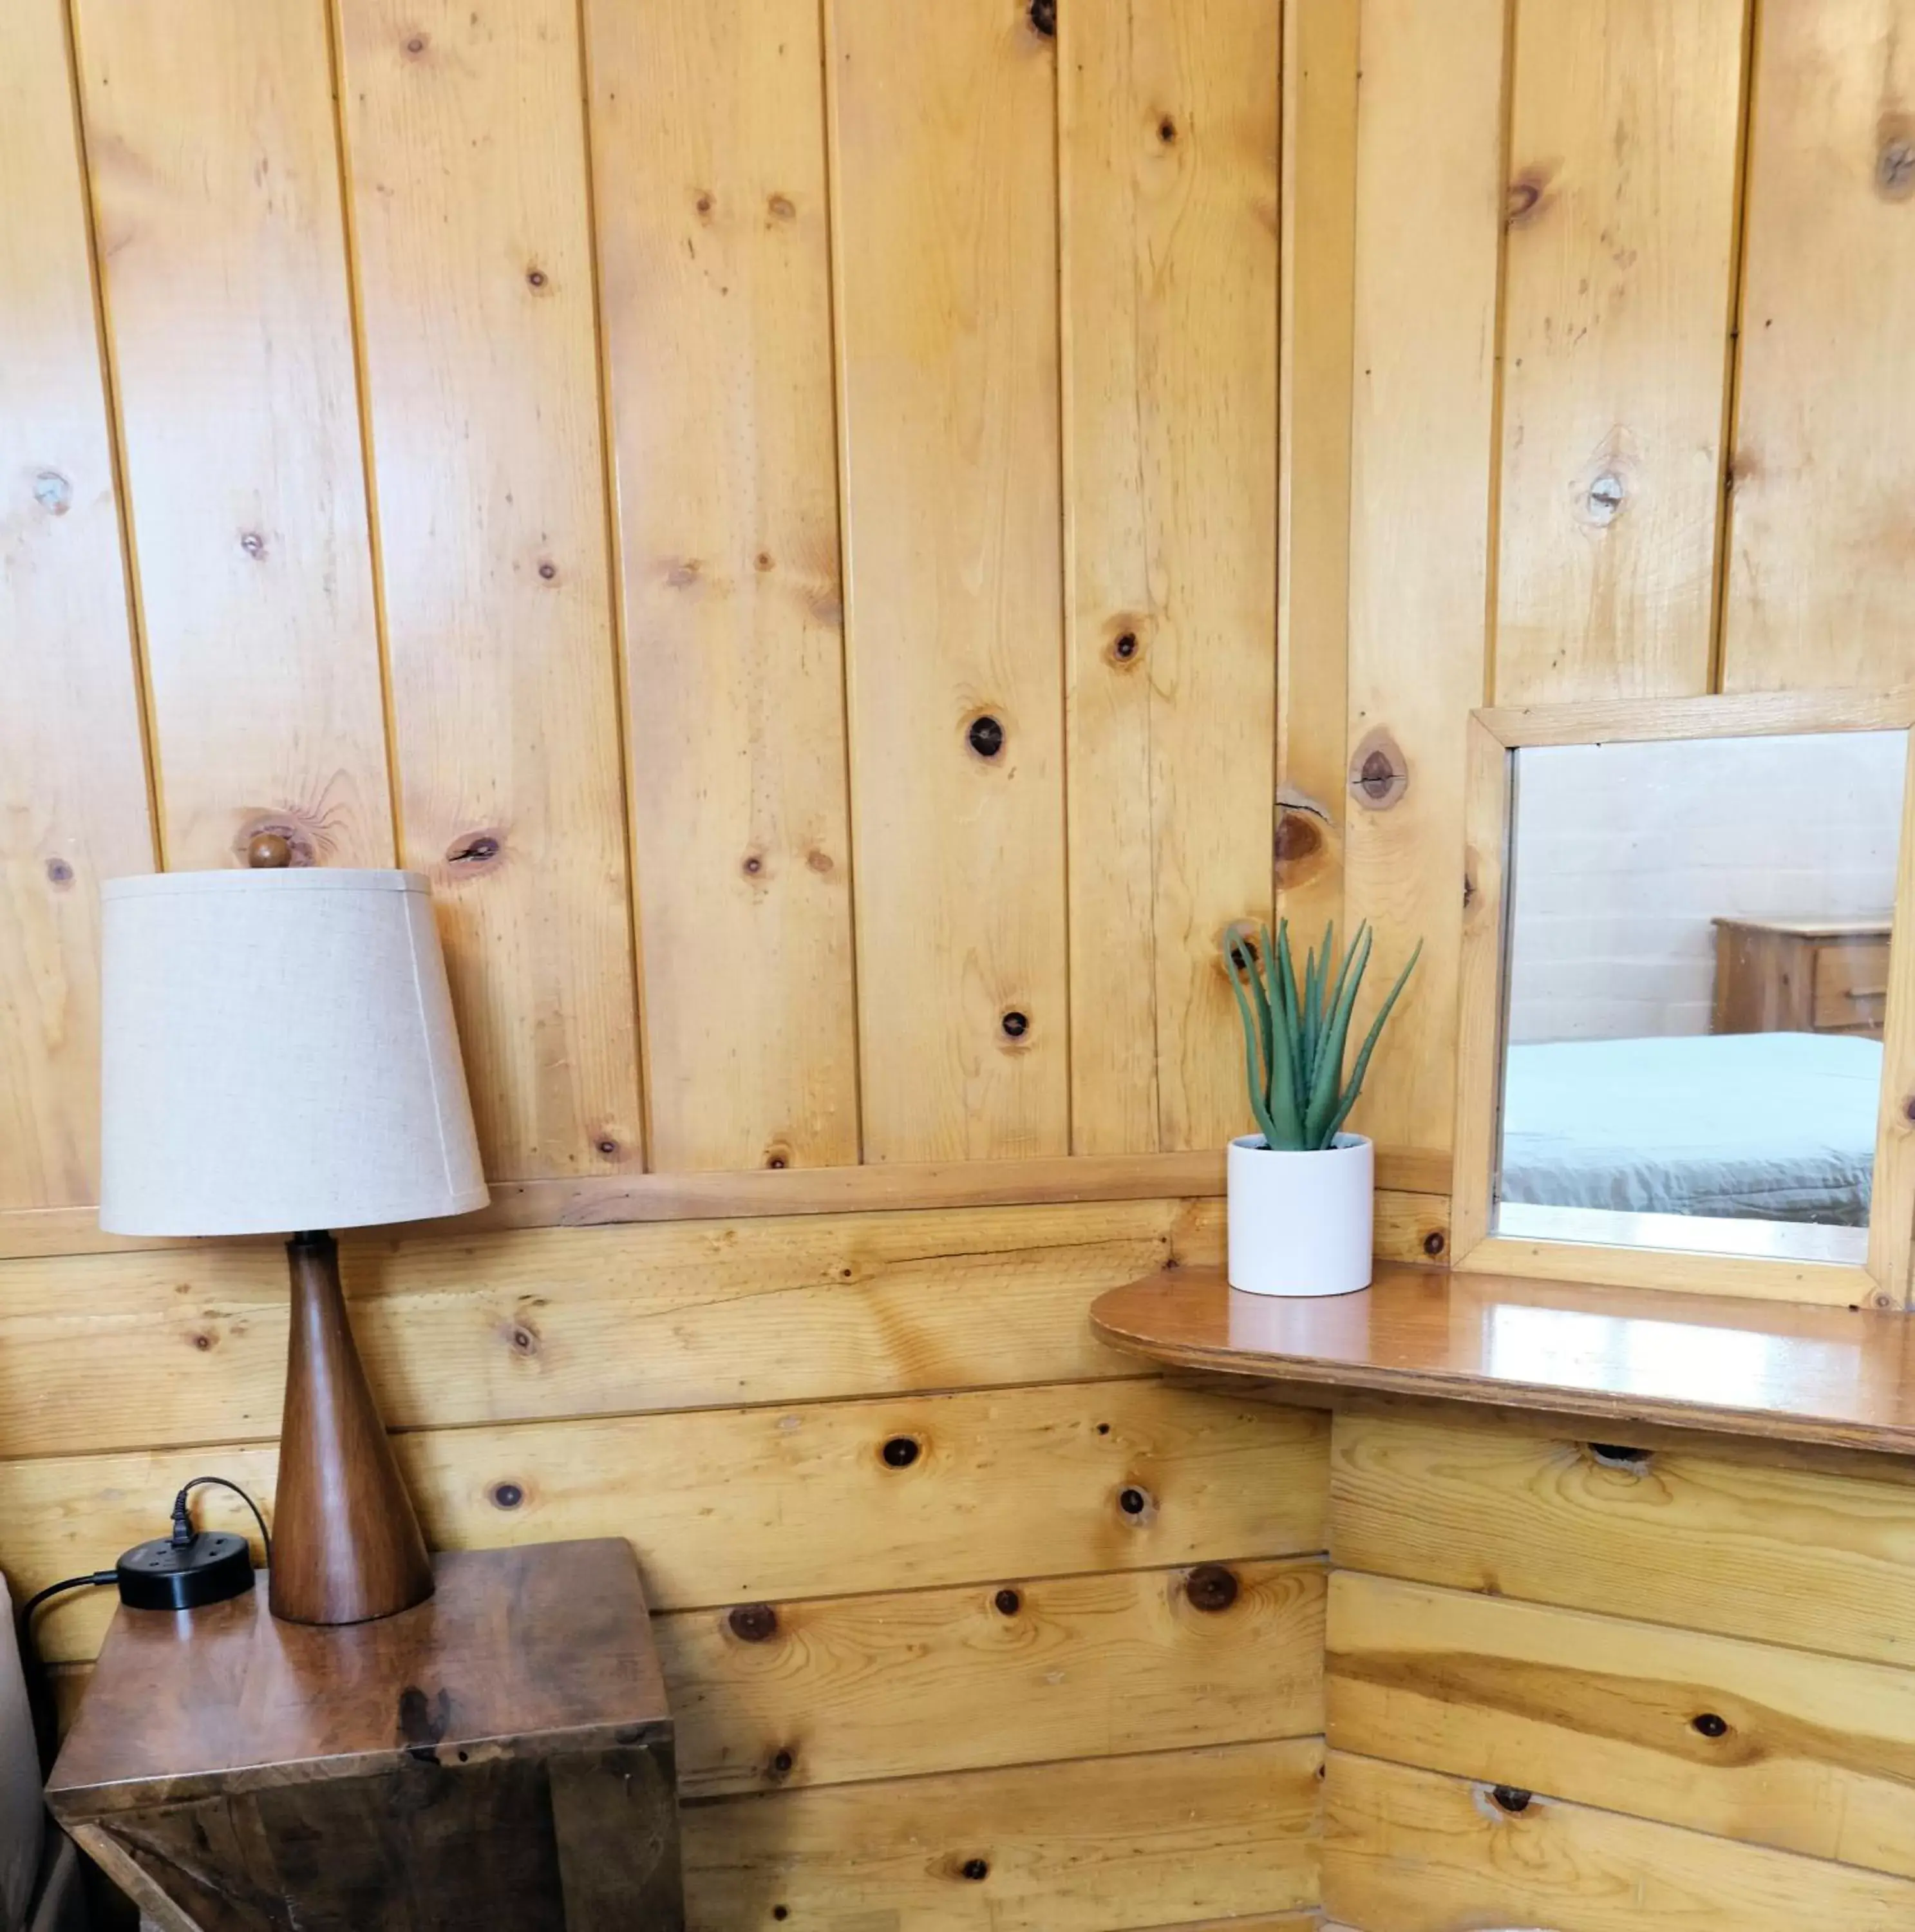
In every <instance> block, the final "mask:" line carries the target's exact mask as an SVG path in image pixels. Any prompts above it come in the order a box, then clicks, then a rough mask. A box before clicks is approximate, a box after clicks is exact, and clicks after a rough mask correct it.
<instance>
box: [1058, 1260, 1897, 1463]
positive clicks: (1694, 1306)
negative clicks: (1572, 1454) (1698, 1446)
mask: <svg viewBox="0 0 1915 1932" xmlns="http://www.w3.org/2000/svg"><path fill="white" fill-rule="evenodd" d="M1091 1324H1092V1328H1093V1329H1094V1330H1095V1333H1096V1334H1097V1335H1098V1337H1099V1338H1100V1339H1101V1340H1104V1341H1106V1342H1108V1343H1110V1344H1111V1345H1112V1346H1113V1347H1116V1348H1119V1349H1128V1350H1129V1351H1130V1352H1131V1353H1133V1354H1134V1355H1143V1356H1146V1357H1148V1358H1150V1359H1151V1360H1152V1361H1159V1362H1165V1363H1169V1364H1173V1365H1174V1366H1176V1367H1181V1368H1191V1369H1206V1370H1218V1371H1221V1372H1223V1373H1229V1374H1235V1375H1242V1376H1259V1377H1262V1378H1264V1379H1269V1380H1272V1381H1278V1382H1297V1383H1305V1384H1311V1385H1317V1386H1319V1387H1327V1388H1349V1389H1365V1390H1372V1391H1383V1392H1385V1393H1388V1394H1397V1395H1407V1396H1420V1397H1437V1398H1449V1399H1452V1400H1458V1401H1462V1402H1471V1403H1487V1404H1489V1405H1491V1406H1495V1407H1497V1408H1503V1409H1545V1410H1548V1411H1549V1412H1552V1413H1554V1414H1556V1415H1576V1416H1590V1417H1593V1418H1597V1419H1598V1420H1606V1421H1627V1420H1629V1419H1630V1418H1638V1419H1640V1420H1641V1421H1646V1422H1657V1423H1661V1424H1665V1426H1668V1427H1673V1428H1685V1429H1702V1430H1711V1431H1713V1432H1715V1433H1719V1434H1722V1435H1731V1436H1761V1437H1766V1438H1769V1439H1773V1440H1775V1441H1778V1442H1802V1443H1817V1444H1826V1445H1838V1446H1841V1447H1845V1448H1863V1449H1878V1450H1891V1451H1899V1452H1901V1453H1903V1454H1908V1453H1911V1452H1915V1341H1911V1331H1910V1327H1909V1324H1908V1320H1907V1318H1906V1317H1905V1316H1902V1315H1899V1314H1890V1313H1882V1312H1879V1311H1877V1310H1846V1309H1831V1308H1815V1307H1796V1306H1792V1305H1790V1304H1783V1303H1777V1302H1767V1301H1733V1300H1731V1299H1730V1298H1727V1297H1725V1296H1720V1295H1677V1294H1672V1293H1670V1292H1667V1291H1665V1290H1661V1289H1621V1288H1595V1287H1584V1286H1577V1285H1575V1284H1572V1283H1563V1282H1539V1281H1521V1280H1510V1279H1508V1278H1506V1277H1485V1276H1469V1275H1461V1274H1448V1273H1446V1272H1444V1271H1442V1270H1440V1269H1434V1268H1407V1267H1390V1266H1385V1267H1383V1268H1379V1269H1378V1270H1377V1278H1376V1280H1375V1282H1374V1284H1373V1285H1372V1286H1371V1287H1369V1288H1368V1289H1365V1291H1364V1292H1362V1294H1360V1295H1341V1296H1337V1297H1335V1298H1329V1299H1326V1300H1321V1301H1286V1300H1281V1299H1279V1298H1276V1297H1274V1296H1262V1295H1243V1294H1239V1292H1236V1290H1234V1289H1231V1288H1230V1286H1228V1285H1227V1283H1226V1282H1225V1280H1224V1275H1223V1271H1221V1269H1219V1268H1171V1269H1169V1270H1167V1271H1164V1272H1163V1273H1161V1274H1155V1275H1151V1276H1149V1277H1146V1278H1145V1279H1144V1280H1140V1281H1136V1282H1132V1283H1130V1284H1129V1285H1128V1286H1125V1287H1123V1288H1118V1289H1111V1290H1110V1292H1107V1294H1105V1295H1102V1296H1101V1297H1100V1298H1098V1301H1097V1302H1096V1303H1095V1305H1094V1306H1093V1307H1092V1310H1091Z"/></svg>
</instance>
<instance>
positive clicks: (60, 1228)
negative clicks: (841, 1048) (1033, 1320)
mask: <svg viewBox="0 0 1915 1932" xmlns="http://www.w3.org/2000/svg"><path fill="white" fill-rule="evenodd" d="M1377 1185H1378V1188H1379V1190H1380V1191H1379V1193H1378V1196H1377V1212H1378V1216H1379V1221H1380V1227H1379V1234H1380V1235H1383V1234H1384V1233H1385V1231H1386V1230H1387V1229H1388V1228H1389V1226H1391V1225H1392V1223H1393V1222H1394V1221H1398V1220H1402V1219H1404V1218H1405V1217H1413V1216H1415V1215H1418V1214H1429V1213H1440V1212H1443V1211H1445V1204H1444V1202H1443V1200H1442V1199H1440V1198H1439V1199H1431V1198H1429V1197H1443V1196H1447V1195H1448V1193H1449V1157H1448V1156H1447V1155H1446V1154H1440V1153H1434V1152H1431V1151H1428V1150H1425V1149H1420V1148H1387V1147H1380V1148H1377ZM1223 1192H1224V1151H1223V1149H1222V1148H1203V1149H1200V1150H1198V1151H1196V1152H1194V1153H1190V1154H1113V1155H1072V1156H1062V1155H1060V1156H1058V1157H1056V1158H1054V1159H1053V1158H1043V1159H1038V1160H974V1161H950V1162H943V1163H932V1164H931V1165H929V1166H908V1165H899V1166H892V1165H891V1164H889V1163H879V1164H878V1165H876V1166H871V1167H827V1168H781V1169H772V1168H762V1169H755V1170H754V1171H752V1172H749V1173H744V1172H741V1173H736V1174H647V1175H629V1176H618V1175H599V1176H596V1177H588V1178H586V1179H583V1180H580V1181H509V1182H502V1183H499V1184H497V1185H495V1186H494V1187H493V1190H492V1202H491V1205H490V1206H489V1207H487V1208H481V1209H480V1210H479V1211H478V1212H477V1213H475V1214H466V1215H461V1216H460V1217H458V1219H457V1220H456V1221H454V1222H451V1223H448V1224H446V1226H448V1227H450V1228H452V1229H457V1231H459V1232H468V1233H473V1234H477V1233H480V1232H490V1231H492V1230H493V1229H501V1228H550V1227H566V1228H586V1227H592V1228H595V1227H606V1226H618V1225H622V1224H624V1223H627V1222H632V1221H712V1220H747V1219H752V1218H755V1217H759V1216H762V1215H771V1214H847V1213H852V1212H856V1211H874V1210H878V1209H888V1210H896V1209H900V1208H1009V1207H1017V1206H1022V1205H1029V1204H1032V1203H1055V1202H1070V1201H1142V1200H1149V1199H1155V1198H1158V1197H1160V1196H1168V1195H1173V1194H1175V1195H1184V1196H1191V1197H1195V1196H1221V1194H1222V1193H1223ZM1417 1197H1422V1198H1421V1199H1419V1198H1417ZM397 1232H398V1231H396V1230H395V1231H394V1233H395V1235H396V1234H397ZM200 1245H203V1244H201V1243H199V1242H197V1241H181V1240H178V1239H175V1238H168V1237H164V1236H149V1235H106V1234H102V1233H101V1232H100V1225H99V1214H98V1210H97V1208H90V1207H82V1208H31V1209H24V1210H19V1211H11V1212H7V1213H0V1258H4V1257H9V1256H30V1255H71V1254H94V1253H124V1252H130V1251H131V1250H136V1249H144V1248H160V1247H197V1246H200ZM1402 1259H1408V1257H1407V1256H1406V1257H1402Z"/></svg>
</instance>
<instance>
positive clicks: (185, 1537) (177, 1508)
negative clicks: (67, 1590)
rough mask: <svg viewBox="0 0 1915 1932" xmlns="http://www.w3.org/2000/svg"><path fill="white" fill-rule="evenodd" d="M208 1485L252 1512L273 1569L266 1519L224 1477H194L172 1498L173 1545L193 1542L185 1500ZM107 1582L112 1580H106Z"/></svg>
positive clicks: (269, 1533) (263, 1547) (270, 1538)
mask: <svg viewBox="0 0 1915 1932" xmlns="http://www.w3.org/2000/svg"><path fill="white" fill-rule="evenodd" d="M208 1483H217V1484H218V1485H219V1487H220V1488H221V1489H223V1490H232V1493H233V1494H234V1495H235V1496H237V1497H238V1499H239V1500H240V1501H241V1502H243V1503H244V1505H246V1507H247V1508H248V1509H250V1511H252V1512H253V1521H254V1522H255V1523H257V1524H258V1525H259V1543H260V1546H261V1547H262V1549H263V1550H264V1551H265V1558H266V1568H268V1570H270V1569H271V1568H272V1567H273V1539H272V1533H271V1531H269V1530H268V1529H267V1528H266V1519H265V1517H263V1516H262V1515H261V1514H259V1505H258V1504H257V1503H256V1502H254V1501H253V1499H252V1498H251V1497H250V1496H248V1495H247V1493H246V1492H245V1491H244V1490H242V1489H241V1487H239V1485H238V1484H237V1483H235V1482H230V1481H228V1480H227V1479H226V1478H225V1477H224V1476H195V1477H194V1478H193V1480H192V1481H190V1482H189V1483H187V1484H185V1485H184V1487H182V1488H181V1490H180V1493H179V1494H178V1496H175V1497H174V1499H173V1534H172V1540H173V1541H174V1542H175V1544H188V1543H190V1542H191V1541H193V1522H192V1519H191V1518H190V1517H188V1516H187V1513H186V1499H187V1496H190V1494H191V1493H192V1492H193V1490H196V1489H199V1488H200V1487H202V1486H203V1485H204V1484H208ZM112 1581H113V1578H112V1577H108V1578H107V1582H108V1583H112Z"/></svg>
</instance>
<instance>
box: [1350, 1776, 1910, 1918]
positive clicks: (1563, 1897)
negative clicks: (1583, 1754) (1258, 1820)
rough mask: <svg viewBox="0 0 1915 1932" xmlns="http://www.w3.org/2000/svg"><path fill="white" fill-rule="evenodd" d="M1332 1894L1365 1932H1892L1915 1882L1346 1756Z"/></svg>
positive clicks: (1904, 1913)
mask: <svg viewBox="0 0 1915 1932" xmlns="http://www.w3.org/2000/svg"><path fill="white" fill-rule="evenodd" d="M1325 1805H1326V1838H1325V1843H1324V1847H1323V1896H1324V1902H1325V1903H1326V1906H1328V1908H1329V1910H1330V1911H1332V1912H1334V1913H1335V1914H1336V1915H1337V1916H1338V1917H1339V1918H1346V1919H1348V1920H1349V1921H1350V1922H1351V1923H1352V1924H1356V1925H1360V1926H1362V1927H1364V1928H1365V1932H1462V1928H1464V1927H1470V1926H1479V1925H1518V1924H1527V1925H1537V1924H1541V1925H1548V1926H1549V1927H1551V1928H1552V1932H1641V1928H1642V1927H1644V1926H1646V1925H1656V1926H1675V1925H1680V1926H1682V1927H1684V1928H1685V1932H1689V1928H1693V1932H1801V1928H1803V1927H1806V1926H1811V1925H1825V1926H1836V1925H1839V1926H1841V1927H1842V1932H1890V1927H1899V1926H1902V1925H1904V1924H1906V1923H1907V1922H1908V1915H1909V1914H1910V1912H1911V1911H1915V1883H1911V1882H1910V1881H1909V1880H1908V1879H1899V1878H1890V1877H1886V1876H1883V1875H1882V1874H1881V1873H1876V1872H1864V1871H1858V1870H1854V1869H1853V1868H1851V1867H1847V1866H1844V1865H1838V1864H1827V1863H1824V1861H1821V1860H1820V1859H1817V1858H1797V1857H1795V1856H1793V1855H1791V1854H1790V1853H1788V1852H1776V1851H1769V1850H1765V1849H1761V1848H1759V1847H1758V1846H1752V1845H1738V1844H1732V1843H1730V1842H1729V1841H1727V1840H1726V1839H1722V1838H1707V1837H1704V1836H1703V1835H1701V1833H1698V1832H1684V1831H1679V1830H1677V1829H1676V1828H1675V1827H1674V1826H1669V1825H1659V1824H1650V1823H1646V1822H1644V1820H1640V1819H1635V1818H1622V1817H1616V1816H1614V1814H1611V1813H1609V1812H1605V1811H1589V1810H1585V1809H1584V1808H1583V1807H1581V1806H1580V1805H1567V1804H1563V1803H1560V1802H1557V1801H1555V1800H1554V1799H1550V1798H1546V1797H1542V1796H1537V1797H1533V1798H1532V1799H1531V1800H1530V1802H1529V1804H1528V1805H1526V1806H1525V1807H1524V1808H1523V1809H1522V1810H1521V1811H1519V1812H1516V1813H1513V1814H1512V1813H1510V1812H1507V1811H1503V1809H1502V1808H1500V1807H1499V1806H1498V1805H1497V1804H1496V1803H1495V1802H1494V1800H1493V1799H1491V1796H1490V1795H1489V1793H1488V1791H1487V1790H1485V1788H1484V1787H1482V1786H1480V1785H1474V1784H1467V1783H1465V1782H1464V1781H1462V1780H1461V1779H1457V1778H1439V1777H1437V1776H1435V1775H1434V1774H1432V1773H1431V1772H1422V1771H1410V1770H1407V1769H1404V1767H1403V1766H1400V1765H1394V1764H1383V1763H1378V1762H1377V1761H1376V1760H1374V1759H1371V1758H1365V1757H1353V1756H1351V1755H1350V1754H1347V1753H1345V1752H1342V1751H1332V1753H1331V1754H1330V1757H1329V1780H1328V1784H1327V1787H1326V1792H1325Z"/></svg>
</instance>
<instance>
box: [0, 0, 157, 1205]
mask: <svg viewBox="0 0 1915 1932" xmlns="http://www.w3.org/2000/svg"><path fill="white" fill-rule="evenodd" d="M0 183H4V196H0V690H4V698H0V1209H4V1208H53V1207H65V1206H70V1205H79V1204H82V1203H84V1202H90V1201H91V1200H93V1199H94V1198H95V1176H96V1171H97V1165H98V1123H97V1115H98V1112H99V1093H98V1074H97V1065H96V1056H97V1048H96V1046H95V1041H96V1037H97V1031H98V1027H99V999H98V994H97V976H98V970H99V965H98V962H99V930H98V920H97V907H98V904H99V893H100V880H102V879H103V878H112V877H115V876H116V875H117V874H121V873H124V872H143V871H148V870H149V869H150V868H151V866H152V863H153V842H152V837H151V832H150V830H149V828H148V822H147V820H148V814H147V796H146V773H145V763H144V759H143V756H142V750H141V745H140V724H139V694H138V691H137V688H136V680H135V675H134V664H133V641H132V639H131V637H130V635H129V634H128V625H127V597H126V583H125V579H124V574H123V571H122V568H121V551H120V534H119V526H118V520H117V518H116V516H115V502H114V487H113V465H112V451H111V449H110V447H109V442H108V431H107V422H106V401H105V398H104V395H103V392H102V387H101V371H100V345H99V342H98V340H97V334H96V331H95V327H94V307H93V284H92V275H91V267H90V266H89V263H88V238H87V220H86V208H85V190H84V187H83V184H82V178H81V164H80V156H79V148H78V145H77V130H76V127H75V125H74V119H73V88H72V83H71V79H70V74H69V71H68V67H67V42H66V29H65V26H64V15H63V13H62V9H61V4H60V0H13V3H12V4H10V5H8V6H7V7H4V8H0Z"/></svg>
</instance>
